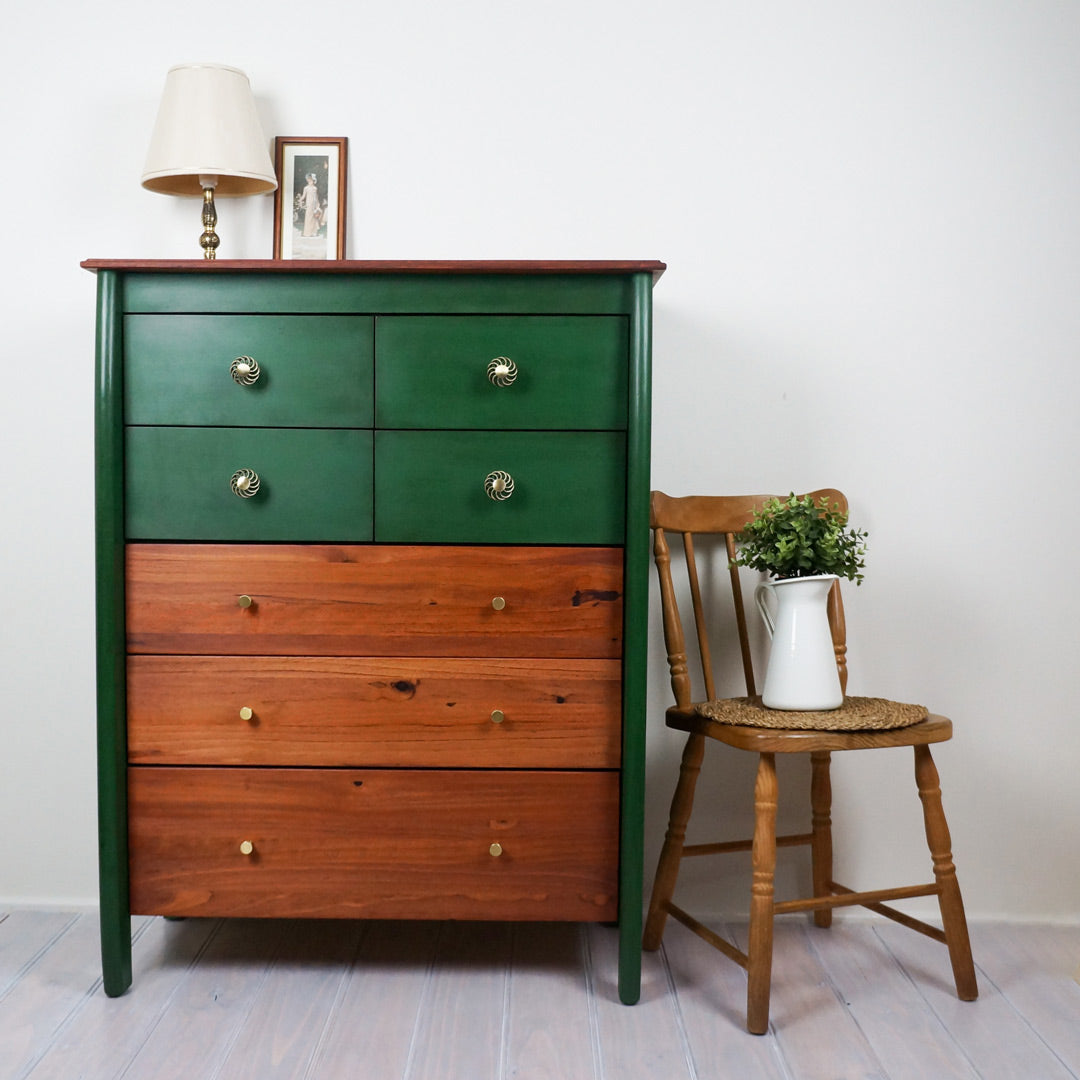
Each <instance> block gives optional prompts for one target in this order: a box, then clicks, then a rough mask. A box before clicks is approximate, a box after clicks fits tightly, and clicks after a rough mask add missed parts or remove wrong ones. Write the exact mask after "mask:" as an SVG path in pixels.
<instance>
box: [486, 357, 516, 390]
mask: <svg viewBox="0 0 1080 1080" xmlns="http://www.w3.org/2000/svg"><path fill="white" fill-rule="evenodd" d="M517 374H518V369H517V364H515V363H514V361H513V360H511V359H510V357H509V356H496V357H495V359H494V360H492V361H491V363H490V364H488V367H487V377H488V382H490V383H491V385H492V386H510V385H512V383H513V381H514V380H515V379H516V378H517Z"/></svg>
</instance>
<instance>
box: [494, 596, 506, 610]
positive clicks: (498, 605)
mask: <svg viewBox="0 0 1080 1080" xmlns="http://www.w3.org/2000/svg"><path fill="white" fill-rule="evenodd" d="M491 606H492V607H493V608H494V609H495V610H496V611H502V609H503V608H504V607H506V601H505V600H504V599H503V598H502V597H501V596H493V597H492V598H491Z"/></svg>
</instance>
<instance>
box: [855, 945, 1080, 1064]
mask: <svg viewBox="0 0 1080 1080" xmlns="http://www.w3.org/2000/svg"><path fill="white" fill-rule="evenodd" d="M875 933H876V934H877V935H878V937H879V938H880V939H881V940H882V941H883V942H884V944H885V945H886V947H887V948H888V949H889V951H890V952H891V953H892V955H893V956H894V957H896V959H897V961H898V962H899V963H900V964H901V965H902V966H903V968H904V970H905V971H906V972H907V974H908V975H909V976H910V978H911V979H912V981H913V982H914V984H915V986H916V988H917V989H918V990H919V992H920V993H921V994H922V995H923V997H924V999H925V1000H926V1003H927V1005H928V1006H929V1007H930V1008H931V1009H932V1010H933V1012H934V1015H935V1016H936V1017H937V1018H938V1019H939V1020H940V1021H941V1023H942V1024H944V1025H945V1027H947V1028H948V1030H949V1032H950V1033H951V1035H952V1037H953V1038H954V1039H955V1040H956V1043H957V1045H958V1046H959V1047H960V1048H961V1049H962V1050H963V1052H964V1054H965V1055H966V1057H967V1058H968V1059H969V1060H970V1061H971V1063H972V1065H973V1066H974V1067H975V1070H976V1072H977V1073H978V1075H979V1076H980V1078H981V1080H1018V1078H1021V1077H1025V1078H1026V1077H1031V1078H1032V1080H1034V1078H1035V1077H1038V1080H1076V1077H1075V1074H1074V1073H1073V1072H1072V1071H1071V1070H1070V1069H1069V1068H1068V1067H1067V1066H1065V1065H1064V1064H1063V1063H1062V1061H1061V1059H1060V1058H1059V1057H1058V1056H1057V1055H1056V1054H1055V1052H1054V1051H1053V1050H1052V1049H1051V1048H1050V1047H1048V1046H1047V1044H1046V1043H1045V1042H1044V1041H1043V1040H1042V1039H1041V1038H1039V1036H1038V1035H1037V1034H1036V1033H1035V1031H1034V1030H1033V1028H1032V1026H1031V1024H1030V1023H1028V1021H1027V1020H1026V1019H1025V1018H1024V1017H1022V1016H1021V1015H1019V1014H1018V1013H1017V1012H1016V1010H1015V1009H1014V1008H1013V1007H1012V1005H1011V1004H1010V1003H1009V1001H1008V1000H1006V998H1004V997H1003V996H1002V994H1001V992H1000V991H999V990H998V988H997V987H996V986H995V985H994V982H993V981H992V980H991V979H989V978H988V977H986V974H985V972H984V971H983V969H982V965H981V961H980V957H979V955H978V953H976V954H975V965H976V974H977V976H978V978H979V997H978V1000H977V1001H960V1000H959V998H957V996H956V988H955V986H954V985H953V982H952V970H951V968H950V967H949V961H948V954H947V953H946V952H945V951H944V949H943V948H942V946H941V945H939V944H938V943H937V942H935V941H932V940H930V939H929V938H926V937H923V936H922V935H921V934H914V933H912V932H911V931H910V930H905V929H904V928H903V927H900V926H893V925H891V924H890V925H887V926H875Z"/></svg>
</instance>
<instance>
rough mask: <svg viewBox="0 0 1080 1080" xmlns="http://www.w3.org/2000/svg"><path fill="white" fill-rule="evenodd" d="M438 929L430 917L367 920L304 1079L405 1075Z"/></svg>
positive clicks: (391, 1078)
mask: <svg viewBox="0 0 1080 1080" xmlns="http://www.w3.org/2000/svg"><path fill="white" fill-rule="evenodd" d="M440 931H441V925H440V924H439V923H430V922H372V923H368V924H366V926H365V929H364V934H363V938H362V939H361V942H360V948H359V950H358V952H357V954H356V959H355V962H354V963H353V965H352V968H351V969H350V971H349V973H348V978H347V979H346V982H345V986H344V992H343V994H342V997H341V1000H340V1001H339V1002H338V1003H337V1004H336V1007H335V1010H334V1015H333V1016H332V1017H331V1019H330V1022H329V1023H328V1025H327V1029H326V1031H325V1032H324V1036H323V1041H322V1044H321V1046H320V1047H319V1051H318V1054H317V1056H316V1059H315V1061H314V1062H313V1064H312V1067H311V1069H310V1070H309V1072H308V1073H307V1077H308V1078H309V1080H337V1078H338V1077H341V1078H342V1080H353V1078H356V1077H359V1076H361V1075H368V1076H371V1077H372V1080H374V1078H376V1077H378V1078H379V1080H383V1078H385V1080H400V1078H402V1077H404V1076H405V1071H406V1068H407V1067H408V1063H409V1053H410V1050H411V1048H412V1045H413V1040H414V1038H415V1033H416V1026H417V1019H418V1016H419V1014H420V1011H421V1006H422V1003H423V1001H424V995H425V991H426V989H427V987H428V984H429V982H430V970H431V966H432V964H433V963H434V959H435V949H436V943H437V941H438V937H439V933H440ZM358 1062H362V1063H363V1068H364V1074H361V1073H360V1072H358V1069H357V1063H358Z"/></svg>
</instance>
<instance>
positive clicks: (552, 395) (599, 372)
mask: <svg viewBox="0 0 1080 1080" xmlns="http://www.w3.org/2000/svg"><path fill="white" fill-rule="evenodd" d="M627 356H628V344H627V321H626V319H625V318H623V317H621V316H615V315H604V316H590V315H571V316H558V315H532V316H525V315H509V316H489V315H458V316H436V315H420V316H384V317H381V318H379V319H378V320H377V323H376V327H375V357H376V382H377V386H378V398H377V403H376V416H377V426H379V427H390V428H442V427H447V426H450V425H452V426H454V427H458V428H469V427H471V428H492V429H530V428H532V429H537V430H544V429H552V428H557V429H563V430H572V429H584V430H591V431H596V430H620V429H625V427H626V368H627ZM496 357H508V358H509V359H510V360H512V361H513V363H514V365H515V366H516V368H517V373H516V376H515V378H514V381H513V383H512V384H511V385H509V386H495V385H493V384H492V383H491V381H489V378H488V365H489V364H490V363H491V361H492V360H494V359H495V358H496Z"/></svg>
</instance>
